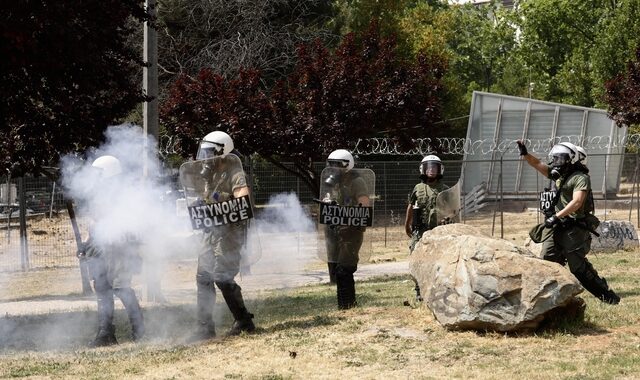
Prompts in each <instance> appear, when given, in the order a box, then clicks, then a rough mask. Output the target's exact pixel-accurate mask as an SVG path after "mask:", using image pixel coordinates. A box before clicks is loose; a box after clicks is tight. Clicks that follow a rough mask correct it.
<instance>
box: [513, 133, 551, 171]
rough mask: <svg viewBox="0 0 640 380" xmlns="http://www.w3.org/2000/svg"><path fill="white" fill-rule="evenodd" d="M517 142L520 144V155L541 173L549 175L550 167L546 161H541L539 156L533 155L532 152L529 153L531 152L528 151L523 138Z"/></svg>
mask: <svg viewBox="0 0 640 380" xmlns="http://www.w3.org/2000/svg"><path fill="white" fill-rule="evenodd" d="M516 143H517V144H518V150H519V151H520V157H522V158H524V159H525V161H527V163H528V164H529V165H531V167H533V168H534V169H536V170H537V171H539V172H540V174H542V175H543V176H545V177H548V176H549V167H548V166H547V165H546V164H545V163H543V162H542V161H540V159H538V158H537V157H535V156H532V155H531V154H529V152H528V151H527V147H526V146H525V145H524V143H523V142H522V140H517V141H516Z"/></svg>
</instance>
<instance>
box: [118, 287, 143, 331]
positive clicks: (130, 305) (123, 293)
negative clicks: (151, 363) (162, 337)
mask: <svg viewBox="0 0 640 380" xmlns="http://www.w3.org/2000/svg"><path fill="white" fill-rule="evenodd" d="M115 293H116V296H118V298H120V301H122V304H123V305H124V308H125V310H126V311H127V316H129V323H131V338H132V339H133V341H134V342H137V341H139V340H140V339H142V337H143V336H144V330H145V329H144V319H143V317H142V309H141V308H140V304H139V303H138V298H136V293H135V292H134V291H133V289H131V288H120V289H115Z"/></svg>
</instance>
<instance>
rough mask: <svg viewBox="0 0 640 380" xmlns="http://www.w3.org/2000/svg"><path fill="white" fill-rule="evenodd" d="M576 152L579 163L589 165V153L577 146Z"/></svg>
mask: <svg viewBox="0 0 640 380" xmlns="http://www.w3.org/2000/svg"><path fill="white" fill-rule="evenodd" d="M576 150H577V151H578V162H582V164H583V165H586V164H587V151H586V150H585V149H584V148H583V147H581V146H577V145H576Z"/></svg>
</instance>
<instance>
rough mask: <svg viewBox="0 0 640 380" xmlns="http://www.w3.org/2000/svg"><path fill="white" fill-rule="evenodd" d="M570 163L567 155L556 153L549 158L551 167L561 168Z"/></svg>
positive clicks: (569, 157)
mask: <svg viewBox="0 0 640 380" xmlns="http://www.w3.org/2000/svg"><path fill="white" fill-rule="evenodd" d="M570 162H571V156H569V154H568V153H556V154H553V155H552V156H551V166H554V167H561V166H564V165H567V164H569V163H570Z"/></svg>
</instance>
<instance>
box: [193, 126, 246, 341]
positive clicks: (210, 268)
mask: <svg viewBox="0 0 640 380" xmlns="http://www.w3.org/2000/svg"><path fill="white" fill-rule="evenodd" d="M233 149H234V145H233V140H232V139H231V137H230V136H229V135H228V134H227V133H225V132H222V131H214V132H211V133H209V134H207V135H206V136H205V137H204V138H203V139H202V141H201V143H200V145H199V148H198V153H197V155H196V158H197V159H198V160H206V159H211V158H213V160H207V161H205V162H207V163H205V164H203V166H202V171H201V173H200V174H201V176H202V178H203V179H204V181H205V185H204V193H203V194H200V196H201V197H202V201H203V202H205V203H216V202H223V201H227V200H229V199H232V198H239V197H242V196H246V195H249V187H248V186H247V180H246V175H245V173H244V171H243V169H242V165H241V162H240V160H239V159H238V157H237V156H235V155H234V154H231V152H232V151H233ZM245 234H246V230H245V223H243V222H240V223H233V224H224V225H220V226H214V227H212V228H210V229H208V230H206V231H205V232H204V234H203V235H202V236H203V239H202V247H201V251H200V253H199V255H198V269H197V273H196V286H197V318H198V329H197V331H196V334H195V336H194V337H192V340H200V339H209V338H212V337H215V335H216V331H215V325H214V322H213V309H214V306H215V301H216V291H215V287H214V285H215V286H217V287H218V288H219V289H220V291H221V292H222V297H223V298H224V300H225V302H226V303H227V306H228V307H229V310H230V311H231V314H232V315H233V318H234V322H233V325H232V327H231V329H230V330H229V332H228V335H239V334H240V333H241V332H243V331H245V332H252V331H254V330H255V325H254V323H253V320H252V319H253V314H251V313H249V311H248V310H247V308H246V306H245V303H244V300H243V297H242V289H241V288H240V285H238V284H237V283H236V281H235V276H236V275H237V274H238V273H239V271H240V260H241V257H240V253H241V249H242V246H243V244H244V241H245Z"/></svg>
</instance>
